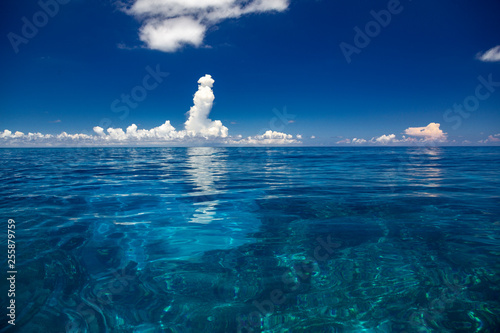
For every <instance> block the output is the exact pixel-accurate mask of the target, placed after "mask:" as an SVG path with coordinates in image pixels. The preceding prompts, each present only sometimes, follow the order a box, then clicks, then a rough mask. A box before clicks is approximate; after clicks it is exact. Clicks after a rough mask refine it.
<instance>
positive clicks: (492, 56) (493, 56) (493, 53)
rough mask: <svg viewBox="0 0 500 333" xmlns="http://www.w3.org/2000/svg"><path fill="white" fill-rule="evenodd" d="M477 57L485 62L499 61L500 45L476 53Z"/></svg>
mask: <svg viewBox="0 0 500 333" xmlns="http://www.w3.org/2000/svg"><path fill="white" fill-rule="evenodd" d="M477 59H479V60H481V61H485V62H495V61H500V45H497V46H495V47H493V48H491V49H489V50H488V51H486V52H482V53H478V54H477Z"/></svg>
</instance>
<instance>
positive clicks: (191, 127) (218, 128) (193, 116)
mask: <svg viewBox="0 0 500 333" xmlns="http://www.w3.org/2000/svg"><path fill="white" fill-rule="evenodd" d="M214 82H215V81H214V79H212V76H210V75H208V74H207V75H205V76H204V77H202V78H201V79H199V80H198V84H199V85H198V91H197V92H196V94H195V95H194V98H193V102H194V106H192V107H191V109H190V110H189V118H188V120H187V121H186V123H185V124H184V125H185V127H186V131H187V133H188V135H191V136H196V135H198V134H201V135H203V136H213V137H219V136H220V137H223V138H225V137H227V134H228V129H227V127H226V126H224V125H222V122H221V121H220V120H213V121H212V120H210V119H208V115H209V113H210V111H211V110H212V106H213V103H214V99H215V96H214V93H213V91H212V86H213V84H214Z"/></svg>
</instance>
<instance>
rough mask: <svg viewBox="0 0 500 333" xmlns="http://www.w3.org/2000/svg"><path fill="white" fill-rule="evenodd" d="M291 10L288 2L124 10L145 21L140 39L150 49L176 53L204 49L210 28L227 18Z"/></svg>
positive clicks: (231, 0)
mask: <svg viewBox="0 0 500 333" xmlns="http://www.w3.org/2000/svg"><path fill="white" fill-rule="evenodd" d="M287 8H288V0H248V1H240V0H204V1H199V0H187V1H186V0H135V1H133V4H132V6H130V7H128V8H123V10H124V11H125V12H126V13H127V14H129V15H132V16H134V17H136V18H137V19H139V20H141V21H142V22H143V25H142V27H141V28H140V30H139V38H140V39H141V41H143V42H144V43H145V44H146V47H147V48H149V49H153V50H160V51H163V52H175V51H177V50H179V49H180V48H182V47H183V46H185V45H192V46H195V47H200V46H202V45H203V40H204V38H205V35H206V33H207V31H208V29H209V28H211V27H213V26H214V25H215V24H217V23H219V22H221V21H223V20H225V19H230V18H239V17H241V16H243V15H248V14H253V13H265V12H281V11H284V10H286V9H287Z"/></svg>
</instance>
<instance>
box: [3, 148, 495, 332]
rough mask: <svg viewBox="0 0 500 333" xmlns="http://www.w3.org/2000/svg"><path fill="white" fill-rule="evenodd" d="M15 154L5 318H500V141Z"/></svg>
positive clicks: (442, 324) (74, 322)
mask: <svg viewBox="0 0 500 333" xmlns="http://www.w3.org/2000/svg"><path fill="white" fill-rule="evenodd" d="M0 157H1V160H2V164H1V166H0V182H1V184H2V186H1V189H0V197H1V199H2V200H1V203H0V218H1V220H2V221H3V222H2V225H4V228H5V229H7V228H6V226H7V220H8V219H9V218H10V219H15V220H16V225H17V234H16V236H17V238H16V241H17V270H18V274H17V289H18V290H17V293H16V304H17V305H18V308H17V320H16V327H15V329H11V328H9V327H8V326H7V322H6V318H5V315H4V316H2V317H3V318H2V319H1V327H2V328H3V329H0V331H1V332H9V331H16V329H17V331H19V332H148V333H149V332H496V331H498V328H499V327H500V319H499V318H500V315H499V314H500V301H499V300H500V274H499V273H500V260H499V259H500V258H499V257H500V232H499V231H500V173H499V171H500V170H499V165H500V149H499V148H496V147H490V148H477V147H468V148H458V147H447V148H438V147H431V148H429V147H411V148H389V147H386V148H353V149H351V148H310V147H308V148H79V149H77V148H74V149H1V150H0ZM2 234H4V235H6V231H5V233H4V232H2ZM6 243H7V241H6V237H5V236H4V237H2V238H1V246H2V247H3V248H6ZM3 262H4V264H3V267H6V260H4V261H3ZM5 270H6V269H5ZM0 287H1V289H2V290H3V291H2V292H1V293H2V295H4V294H5V292H4V291H6V290H7V289H8V286H7V284H6V282H5V280H3V281H2V282H1V283H0ZM4 299H5V297H4V296H2V300H4ZM4 303H5V302H2V304H4ZM5 304H6V303H5Z"/></svg>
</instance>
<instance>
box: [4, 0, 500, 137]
mask: <svg viewBox="0 0 500 333" xmlns="http://www.w3.org/2000/svg"><path fill="white" fill-rule="evenodd" d="M387 4H388V1H368V0H364V1H362V0H349V1H348V0H342V1H340V0H339V1H326V0H324V1H314V0H291V2H290V5H289V8H288V10H286V11H284V12H280V13H263V14H253V15H248V16H243V17H241V18H239V19H228V20H224V21H222V22H220V23H218V24H216V26H214V27H211V28H210V30H209V32H208V33H207V35H206V38H205V40H204V44H205V45H206V47H200V48H196V47H192V46H186V47H184V48H182V50H179V51H177V52H174V53H165V52H161V51H156V50H150V49H147V48H143V47H142V48H141V45H142V42H141V41H140V40H139V37H138V30H139V28H140V26H141V22H139V21H138V20H137V19H136V18H134V17H132V16H129V15H127V14H125V13H123V12H121V11H119V10H118V9H117V7H116V6H115V4H114V1H97V0H87V1H83V0H72V1H70V2H69V3H68V4H65V5H61V6H60V10H59V13H58V14H57V15H56V16H55V17H53V18H50V19H49V22H48V24H47V25H46V26H43V27H42V28H40V29H39V32H38V34H37V35H36V36H34V37H33V38H31V39H29V42H28V43H27V44H21V45H19V52H18V53H17V54H16V53H15V52H14V50H13V47H12V45H11V43H10V42H9V39H8V38H7V34H8V33H9V32H14V33H16V34H19V35H20V34H21V28H22V26H23V22H22V20H21V19H22V17H27V18H28V19H29V20H32V17H33V14H35V13H36V12H37V11H39V10H40V6H39V5H38V3H37V2H36V1H26V0H5V1H2V3H1V10H0V16H1V19H0V22H1V23H0V24H1V35H2V39H1V43H0V47H1V62H0V68H1V73H2V80H1V83H0V85H1V86H0V91H1V99H0V116H1V118H0V130H1V131H3V130H4V129H9V130H11V131H13V132H14V131H22V132H25V133H27V132H41V133H48V134H58V133H61V132H62V131H66V132H68V133H82V132H92V127H93V126H96V125H99V124H100V122H101V121H102V119H103V118H108V119H109V120H110V121H111V123H110V124H109V123H108V124H106V125H111V126H113V127H127V126H128V125H130V124H132V123H135V124H137V125H138V126H139V127H141V128H151V127H155V126H158V125H160V124H162V123H163V122H164V121H165V120H167V119H169V120H170V121H171V123H172V125H174V126H175V127H176V128H179V129H181V128H182V124H183V122H184V121H185V120H186V115H185V113H186V112H187V111H188V110H189V108H190V107H191V105H192V98H193V94H194V93H195V92H196V89H197V83H196V82H197V80H198V79H199V78H200V77H201V76H203V75H205V74H211V75H212V77H213V78H214V79H215V85H214V93H215V105H214V108H213V110H212V112H211V114H210V118H211V119H220V120H221V121H222V122H223V124H224V125H225V126H227V127H228V128H229V132H230V134H232V135H237V134H243V135H244V136H246V135H254V134H260V133H262V131H263V129H266V128H270V127H272V126H271V124H270V121H271V120H272V119H273V117H275V114H274V113H273V111H272V110H273V109H275V108H276V109H279V110H282V109H283V108H284V107H286V109H287V112H288V113H289V114H293V115H295V118H294V120H295V122H294V123H290V124H286V126H278V127H279V128H271V129H279V130H282V131H283V132H286V133H291V134H294V135H295V134H302V135H303V136H304V137H308V138H309V137H310V136H312V135H314V136H316V140H317V142H318V143H320V144H323V143H327V144H328V143H335V142H336V141H338V140H339V138H340V137H342V138H353V137H358V138H360V137H361V138H365V139H367V140H369V139H370V138H372V137H374V136H380V135H383V134H392V133H394V134H396V135H397V136H399V135H401V133H402V132H403V131H404V130H405V129H406V128H408V127H420V126H426V125H427V124H429V123H431V122H436V123H440V124H441V129H442V130H443V131H444V132H447V133H448V135H449V140H453V139H456V140H457V142H458V143H460V142H462V140H465V139H467V140H470V141H472V142H477V140H482V139H486V138H487V137H488V136H489V135H494V134H498V133H500V87H498V88H496V90H495V91H494V92H493V93H492V94H491V96H490V97H489V98H487V99H486V100H484V101H481V102H480V106H479V109H478V110H477V111H475V112H473V113H472V114H471V115H470V116H469V117H468V118H467V119H462V120H463V121H462V122H461V124H460V125H459V126H455V128H453V125H456V124H457V123H456V122H455V121H452V122H447V121H445V119H443V114H444V113H445V110H446V109H448V108H450V107H452V106H453V104H454V103H462V102H463V101H464V99H465V98H466V97H467V96H469V95H474V92H475V88H476V86H477V85H478V84H479V81H478V79H477V77H478V76H480V75H482V76H483V77H485V78H487V77H488V75H490V74H491V75H492V78H493V80H494V81H496V82H500V62H482V61H479V60H478V59H476V55H477V54H478V52H481V51H483V52H484V51H486V50H488V49H491V48H493V47H494V46H496V45H499V44H500V34H499V33H500V19H499V14H500V2H499V1H496V0H487V1H478V0H455V1H452V0H443V1H413V2H412V1H409V0H402V1H401V6H402V7H403V10H402V12H401V13H399V14H397V15H393V16H392V20H391V23H390V24H389V25H388V26H387V27H385V28H382V29H381V32H380V34H378V35H377V36H375V37H374V38H373V39H372V40H371V42H370V44H369V45H368V46H367V47H365V48H364V49H362V50H361V53H360V54H354V55H353V56H352V62H351V63H350V64H349V63H347V61H346V59H345V58H344V55H343V54H342V52H341V50H340V48H339V44H340V43H341V42H347V43H350V44H353V39H354V35H355V32H354V30H353V28H354V27H355V26H359V27H360V28H362V29H364V26H365V24H366V23H368V22H369V21H371V20H373V18H372V16H371V15H370V11H371V10H375V11H379V10H381V9H384V8H387ZM119 45H121V47H118V46H119ZM158 64H159V66H160V68H161V70H162V71H165V72H168V73H169V76H168V77H167V78H166V79H165V80H164V82H162V83H161V84H160V85H159V86H158V88H156V89H154V90H153V91H150V92H149V93H148V96H147V98H146V99H145V100H144V101H142V102H140V103H139V105H138V106H137V107H136V108H135V109H131V111H130V114H129V115H128V116H127V117H125V119H120V117H119V116H120V115H121V113H113V112H112V111H111V103H112V102H113V101H114V100H115V99H116V98H119V97H120V95H121V94H122V93H130V91H131V89H132V88H133V87H134V86H136V85H138V84H141V82H142V79H143V77H144V76H145V75H146V74H147V71H146V69H145V68H146V67H147V66H151V67H153V68H155V67H156V66H157V65H158ZM275 124H276V125H281V124H280V123H279V122H275ZM102 125H103V124H102V123H101V126H102ZM103 127H104V126H103Z"/></svg>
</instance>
